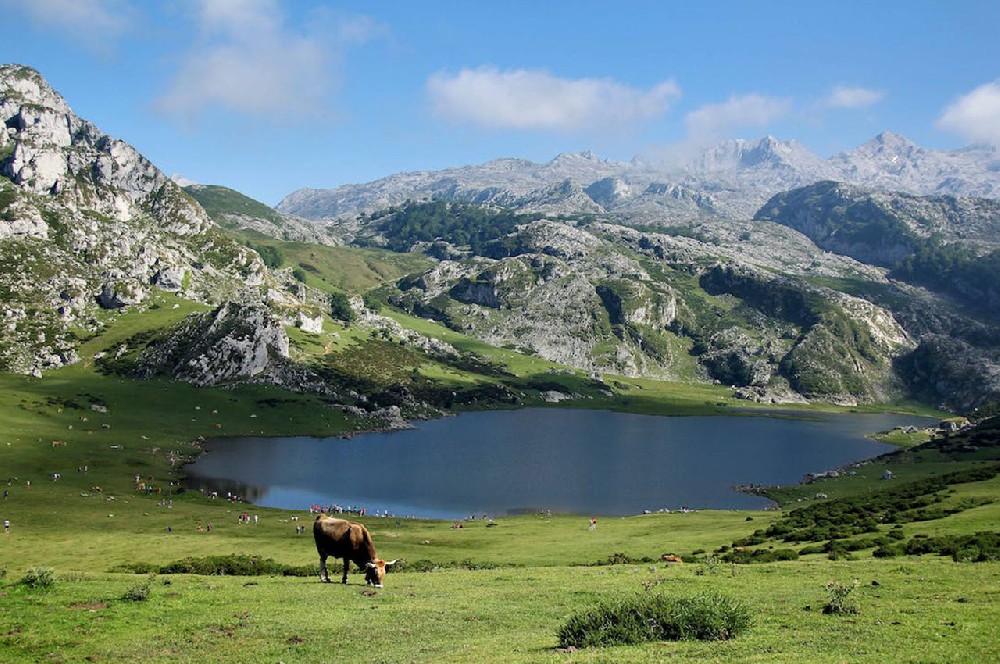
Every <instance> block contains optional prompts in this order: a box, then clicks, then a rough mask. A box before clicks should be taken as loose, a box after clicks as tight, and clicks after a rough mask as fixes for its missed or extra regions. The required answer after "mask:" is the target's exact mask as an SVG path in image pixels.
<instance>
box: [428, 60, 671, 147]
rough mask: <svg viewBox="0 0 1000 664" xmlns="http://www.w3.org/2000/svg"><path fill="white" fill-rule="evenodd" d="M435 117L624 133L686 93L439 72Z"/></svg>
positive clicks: (431, 92) (661, 87)
mask: <svg viewBox="0 0 1000 664" xmlns="http://www.w3.org/2000/svg"><path fill="white" fill-rule="evenodd" d="M426 90H427V95H428V97H429V99H430V103H431V109H432V111H433V113H434V114H435V115H437V116H439V117H441V118H444V119H446V120H450V121H454V122H462V123H469V124H473V125H477V126H480V127H485V128H490V129H547V130H556V131H564V132H574V131H580V130H585V129H594V128H623V127H627V126H629V125H633V124H636V123H639V122H642V121H645V120H649V119H651V118H655V117H657V116H660V115H663V114H664V113H666V112H667V110H668V109H669V108H670V104H671V103H672V102H673V100H675V99H677V98H678V97H679V96H680V94H681V90H680V88H679V87H678V86H677V84H676V83H675V82H674V81H672V80H671V81H664V82H662V83H660V84H658V85H655V86H653V87H652V88H650V89H648V90H642V89H639V88H634V87H632V86H629V85H625V84H623V83H619V82H617V81H615V80H612V79H607V78H578V79H568V78H560V77H557V76H553V75H552V74H550V73H548V72H547V71H543V70H535V69H513V70H505V71H502V70H500V69H497V68H495V67H480V68H478V69H462V70H461V71H459V72H458V73H457V74H451V73H446V72H438V73H436V74H433V75H432V76H431V77H430V78H429V79H428V80H427V84H426Z"/></svg>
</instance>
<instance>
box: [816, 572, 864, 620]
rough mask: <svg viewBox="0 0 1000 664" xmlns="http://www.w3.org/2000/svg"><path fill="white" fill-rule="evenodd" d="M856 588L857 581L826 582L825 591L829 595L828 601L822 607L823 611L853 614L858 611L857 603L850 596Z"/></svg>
mask: <svg viewBox="0 0 1000 664" xmlns="http://www.w3.org/2000/svg"><path fill="white" fill-rule="evenodd" d="M857 589H858V582H857V580H855V581H854V582H853V583H840V582H839V581H831V582H830V583H828V584H826V592H827V593H828V594H829V596H830V601H829V602H827V603H826V605H825V606H824V607H823V613H827V614H854V613H857V612H858V605H857V603H856V602H855V601H854V600H853V599H852V598H851V593H853V592H854V591H855V590H857Z"/></svg>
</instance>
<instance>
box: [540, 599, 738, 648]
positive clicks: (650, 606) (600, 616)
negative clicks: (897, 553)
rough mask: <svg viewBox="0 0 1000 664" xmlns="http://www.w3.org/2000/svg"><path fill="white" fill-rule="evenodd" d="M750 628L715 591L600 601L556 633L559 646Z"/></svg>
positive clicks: (727, 635) (701, 636) (715, 636)
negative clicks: (687, 594) (687, 595)
mask: <svg viewBox="0 0 1000 664" xmlns="http://www.w3.org/2000/svg"><path fill="white" fill-rule="evenodd" d="M749 627H750V611H749V609H748V608H747V606H746V605H745V604H743V603H742V602H741V601H739V600H734V599H730V598H728V597H723V596H721V595H716V594H705V595H696V596H694V597H670V596H668V595H665V594H661V593H653V594H643V595H636V596H634V597H631V598H628V599H625V600H617V601H609V602H602V603H600V604H598V605H597V606H596V607H594V608H592V609H590V610H588V611H585V612H583V613H580V614H577V615H575V616H572V617H571V618H570V619H569V620H568V621H567V622H566V624H565V625H563V626H562V627H561V628H560V629H559V632H558V638H559V643H560V644H561V645H562V646H563V647H566V646H574V647H577V648H583V647H587V646H613V645H631V644H636V643H644V642H647V641H682V640H695V639H696V640H699V641H724V640H726V639H731V638H734V637H736V636H738V635H739V634H741V633H743V632H744V631H746V630H747V629H748V628H749Z"/></svg>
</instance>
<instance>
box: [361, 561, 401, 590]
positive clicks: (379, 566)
mask: <svg viewBox="0 0 1000 664" xmlns="http://www.w3.org/2000/svg"><path fill="white" fill-rule="evenodd" d="M395 564H396V561H395V560H390V561H388V562H386V561H384V560H373V561H372V562H370V563H368V564H367V565H366V566H365V582H366V583H367V584H368V585H369V586H375V587H376V588H381V587H382V579H383V578H385V569H386V568H387V567H390V566H392V565H395Z"/></svg>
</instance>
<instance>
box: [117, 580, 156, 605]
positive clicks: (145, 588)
mask: <svg viewBox="0 0 1000 664" xmlns="http://www.w3.org/2000/svg"><path fill="white" fill-rule="evenodd" d="M149 593H150V587H149V581H147V582H146V583H137V584H135V585H132V586H129V587H128V589H127V590H126V591H125V594H123V595H122V600H124V601H126V602H145V601H146V600H147V599H149Z"/></svg>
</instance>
